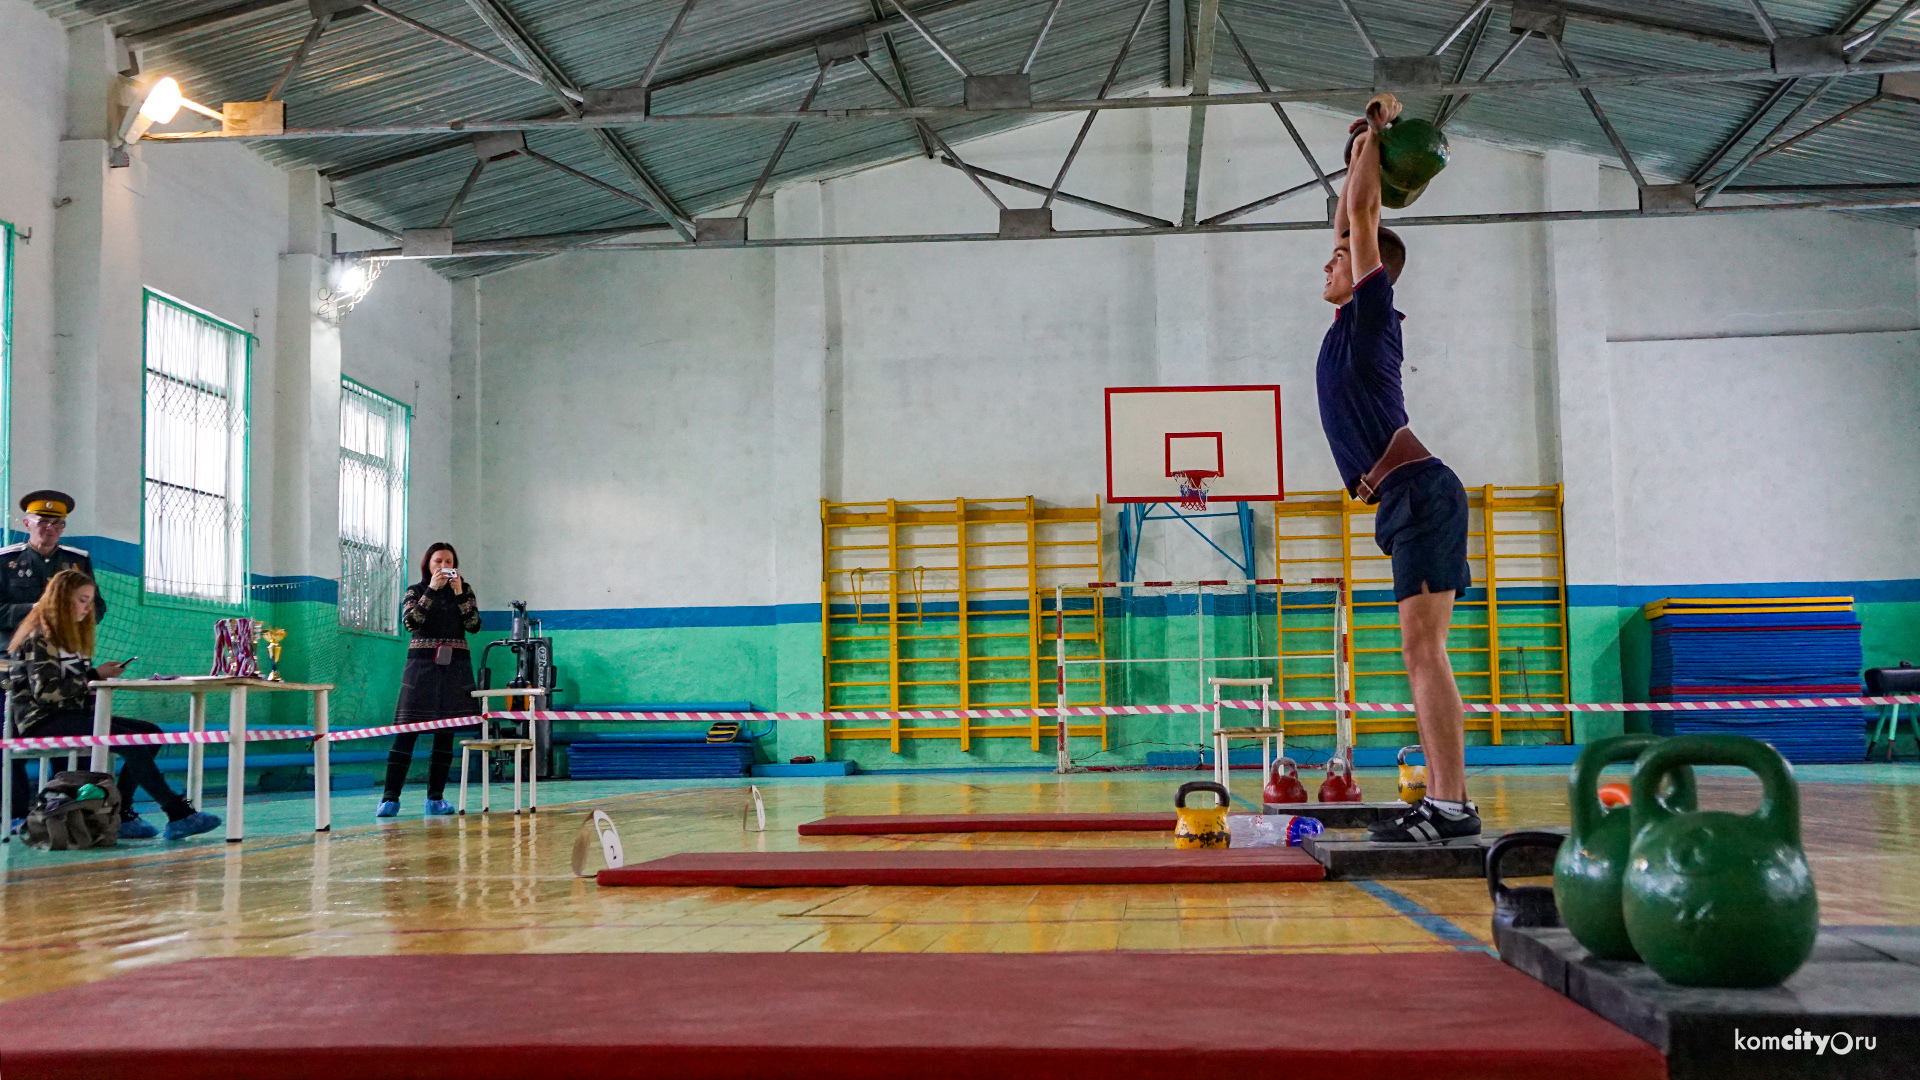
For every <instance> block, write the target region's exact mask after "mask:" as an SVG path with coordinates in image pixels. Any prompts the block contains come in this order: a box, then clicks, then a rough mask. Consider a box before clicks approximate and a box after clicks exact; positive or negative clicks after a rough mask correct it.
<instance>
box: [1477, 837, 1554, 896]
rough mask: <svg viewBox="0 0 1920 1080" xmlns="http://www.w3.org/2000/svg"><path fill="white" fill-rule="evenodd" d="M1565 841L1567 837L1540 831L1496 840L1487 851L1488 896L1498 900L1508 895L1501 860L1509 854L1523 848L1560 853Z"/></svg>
mask: <svg viewBox="0 0 1920 1080" xmlns="http://www.w3.org/2000/svg"><path fill="white" fill-rule="evenodd" d="M1564 840H1566V837H1564V836H1562V835H1560V834H1559V833H1555V832H1544V831H1538V830H1536V831H1529V832H1510V833H1508V834H1506V835H1505V836H1502V837H1501V838H1500V839H1498V840H1495V841H1494V842H1493V846H1492V847H1490V848H1488V849H1487V895H1488V896H1491V897H1493V898H1494V899H1495V900H1498V899H1500V898H1501V897H1502V896H1505V895H1506V894H1507V883H1506V882H1505V881H1504V880H1502V879H1501V877H1500V860H1502V859H1504V858H1506V857H1507V852H1509V851H1518V850H1520V849H1521V848H1546V849H1547V850H1549V851H1559V850H1560V844H1561V842H1562V841H1564Z"/></svg>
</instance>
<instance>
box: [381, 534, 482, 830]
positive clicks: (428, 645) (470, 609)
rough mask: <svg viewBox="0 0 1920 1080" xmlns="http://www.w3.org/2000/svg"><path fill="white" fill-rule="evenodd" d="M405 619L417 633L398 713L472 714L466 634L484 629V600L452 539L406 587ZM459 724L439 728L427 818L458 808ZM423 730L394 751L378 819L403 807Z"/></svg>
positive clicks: (408, 717) (412, 716)
mask: <svg viewBox="0 0 1920 1080" xmlns="http://www.w3.org/2000/svg"><path fill="white" fill-rule="evenodd" d="M400 622H401V624H402V625H403V626H405V627H406V629H407V632H408V633H409V634H411V635H412V640H411V641H410V642H408V644H407V666H406V669H405V670H404V671H403V672H402V673H401V676H400V703H399V704H398V705H397V706H396V707H395V708H394V710H393V722H394V723H396V724H416V723H420V722H421V721H425V720H445V719H448V718H450V717H455V716H472V715H474V713H475V706H474V699H473V690H474V685H473V657H472V654H471V653H469V652H468V650H467V635H468V634H471V633H475V632H476V631H478V630H479V629H480V601H479V600H477V599H475V597H474V595H473V588H472V586H470V585H468V584H467V583H466V580H465V579H464V578H462V577H461V576H460V555H459V553H458V552H456V551H454V550H453V545H452V544H445V543H440V544H434V545H433V546H432V547H429V548H427V554H426V557H424V558H422V559H421V560H420V580H419V582H417V583H416V584H414V585H411V586H409V587H408V588H407V594H406V597H405V598H404V599H403V600H402V601H401V605H400ZM453 735H454V729H453V728H442V729H440V730H439V731H436V732H434V733H433V756H432V757H430V758H429V759H428V761H427V807H426V811H427V815H428V816H430V817H437V816H441V815H445V814H451V813H453V812H454V811H453V804H451V803H449V802H447V800H446V798H445V796H446V791H447V773H448V772H449V771H450V770H451V768H452V766H453ZM419 738H420V735H419V733H418V732H408V733H406V734H404V735H397V736H395V737H394V740H393V749H392V750H390V751H388V752H387V783H386V788H385V790H384V791H382V792H381V795H380V807H379V809H377V810H375V811H374V816H375V817H393V816H394V815H396V814H398V813H399V812H400V789H401V787H403V786H404V785H405V784H406V782H407V770H408V769H409V768H411V767H412V765H413V744H414V743H415V742H416V741H418V739H419Z"/></svg>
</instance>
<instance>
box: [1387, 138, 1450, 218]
mask: <svg viewBox="0 0 1920 1080" xmlns="http://www.w3.org/2000/svg"><path fill="white" fill-rule="evenodd" d="M1449 153H1450V151H1449V149H1448V146H1447V133H1446V132H1444V131H1441V130H1440V129H1439V128H1437V127H1434V126H1433V125H1432V124H1430V123H1428V122H1427V121H1425V120H1421V119H1418V118H1415V117H1411V116H1403V117H1401V118H1400V119H1398V120H1395V121H1394V122H1393V123H1391V124H1388V125H1387V126H1386V127H1384V128H1382V129H1381V130H1380V204H1381V205H1382V206H1387V207H1391V208H1393V209H1395V210H1401V209H1404V208H1406V207H1408V206H1411V205H1413V201H1414V200H1415V199H1418V198H1419V197H1420V194H1421V192H1424V191H1426V190H1427V184H1428V183H1430V182H1431V181H1432V180H1433V178H1434V177H1436V176H1438V175H1440V170H1441V169H1444V168H1446V167H1447V156H1448V154H1449Z"/></svg>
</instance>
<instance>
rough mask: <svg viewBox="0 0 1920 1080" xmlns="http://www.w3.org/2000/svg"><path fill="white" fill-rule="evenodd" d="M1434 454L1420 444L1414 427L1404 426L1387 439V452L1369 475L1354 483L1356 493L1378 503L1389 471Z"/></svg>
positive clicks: (1363, 498)
mask: <svg viewBox="0 0 1920 1080" xmlns="http://www.w3.org/2000/svg"><path fill="white" fill-rule="evenodd" d="M1432 456H1433V454H1432V453H1430V452H1429V451H1428V450H1427V448H1426V447H1425V446H1422V445H1420V439H1419V437H1418V436H1416V435H1414V433H1413V429H1412V428H1407V427H1403V428H1401V429H1399V430H1398V431H1395V432H1394V433H1393V438H1391V439H1389V440H1387V452H1386V453H1384V454H1381V455H1380V460H1379V461H1376V462H1374V463H1373V468H1371V469H1368V470H1367V475H1365V476H1363V477H1361V478H1360V479H1359V481H1357V482H1356V483H1355V484H1354V485H1353V487H1354V494H1355V495H1356V496H1358V497H1359V499H1360V501H1361V502H1363V503H1367V504H1368V505H1372V504H1373V503H1377V502H1379V501H1380V485H1381V484H1383V483H1385V482H1386V479H1387V474H1388V473H1391V472H1392V471H1393V470H1395V469H1397V468H1399V467H1400V466H1402V465H1411V464H1413V463H1414V462H1416V461H1425V460H1427V459H1428V458H1430V457H1432Z"/></svg>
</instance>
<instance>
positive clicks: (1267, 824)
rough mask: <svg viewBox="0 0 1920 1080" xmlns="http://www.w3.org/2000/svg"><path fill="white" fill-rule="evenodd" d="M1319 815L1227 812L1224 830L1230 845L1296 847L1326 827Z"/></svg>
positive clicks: (1244, 846) (1240, 846)
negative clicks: (1231, 837) (1315, 816)
mask: <svg viewBox="0 0 1920 1080" xmlns="http://www.w3.org/2000/svg"><path fill="white" fill-rule="evenodd" d="M1326 828H1327V827H1326V826H1325V825H1323V824H1321V822H1320V819H1319V818H1311V817H1297V816H1295V815H1293V814H1230V815H1228V816H1227V831H1228V832H1229V833H1231V834H1232V835H1233V846H1234V847H1236V848H1250V847H1299V846H1300V843H1301V841H1303V840H1305V839H1306V838H1307V837H1309V836H1318V835H1320V834H1321V833H1323V832H1325V831H1326Z"/></svg>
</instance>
